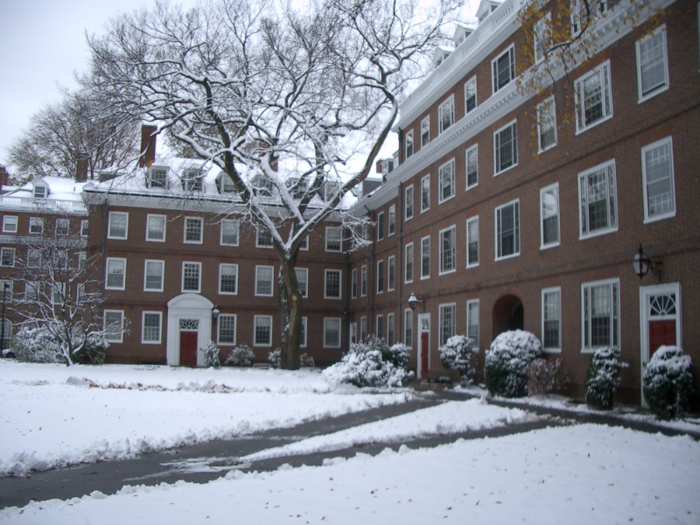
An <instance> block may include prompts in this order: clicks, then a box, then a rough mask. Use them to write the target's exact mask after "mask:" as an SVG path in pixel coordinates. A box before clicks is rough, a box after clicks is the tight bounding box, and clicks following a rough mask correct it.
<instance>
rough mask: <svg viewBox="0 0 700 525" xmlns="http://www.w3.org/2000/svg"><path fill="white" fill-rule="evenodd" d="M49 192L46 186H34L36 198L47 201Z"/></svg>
mask: <svg viewBox="0 0 700 525" xmlns="http://www.w3.org/2000/svg"><path fill="white" fill-rule="evenodd" d="M48 190H49V189H48V188H47V187H46V186H34V198H35V199H45V198H46V197H47V196H48V193H49V191H48Z"/></svg>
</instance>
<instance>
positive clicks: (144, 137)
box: [139, 124, 158, 168]
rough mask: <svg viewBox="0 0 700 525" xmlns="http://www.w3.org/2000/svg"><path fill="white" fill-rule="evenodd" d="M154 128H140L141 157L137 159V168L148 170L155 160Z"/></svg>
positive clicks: (155, 128) (143, 126) (145, 126)
mask: <svg viewBox="0 0 700 525" xmlns="http://www.w3.org/2000/svg"><path fill="white" fill-rule="evenodd" d="M157 130H158V128H157V127H156V126H147V125H146V124H144V125H142V126H141V157H140V158H139V168H143V167H146V168H150V167H151V164H153V161H154V160H156V135H154V133H155V132H156V131H157Z"/></svg>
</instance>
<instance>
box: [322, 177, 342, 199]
mask: <svg viewBox="0 0 700 525" xmlns="http://www.w3.org/2000/svg"><path fill="white" fill-rule="evenodd" d="M339 192H340V183H339V182H335V181H327V182H326V183H325V184H324V186H323V193H324V195H323V200H325V201H329V200H331V199H333V198H334V197H335V196H336V194H338V193H339Z"/></svg>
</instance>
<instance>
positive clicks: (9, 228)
mask: <svg viewBox="0 0 700 525" xmlns="http://www.w3.org/2000/svg"><path fill="white" fill-rule="evenodd" d="M2 232H3V233H17V216H16V215H5V216H4V217H3V218H2Z"/></svg>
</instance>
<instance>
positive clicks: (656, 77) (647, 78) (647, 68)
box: [639, 32, 666, 95]
mask: <svg viewBox="0 0 700 525" xmlns="http://www.w3.org/2000/svg"><path fill="white" fill-rule="evenodd" d="M639 62H640V66H639V67H640V69H641V76H642V95H646V94H648V93H650V92H651V91H653V90H655V89H656V88H658V87H660V86H663V85H665V84H666V65H665V53H664V34H663V32H658V33H657V34H655V35H651V36H648V37H647V38H646V39H645V40H644V41H643V42H642V43H640V45H639Z"/></svg>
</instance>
